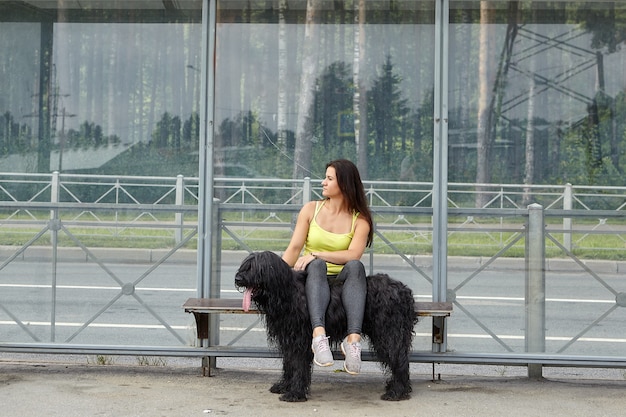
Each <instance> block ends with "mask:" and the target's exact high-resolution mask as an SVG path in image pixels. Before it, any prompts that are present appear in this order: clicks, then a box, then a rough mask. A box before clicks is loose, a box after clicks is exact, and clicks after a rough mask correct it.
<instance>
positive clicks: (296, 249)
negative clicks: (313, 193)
mask: <svg viewBox="0 0 626 417" xmlns="http://www.w3.org/2000/svg"><path fill="white" fill-rule="evenodd" d="M314 213H315V201H311V202H308V203H306V204H305V205H304V206H302V208H301V209H300V213H298V220H297V221H296V227H295V229H294V231H293V235H291V241H290V242H289V246H287V249H285V252H284V253H283V260H284V261H285V262H287V264H288V265H289V266H291V267H293V266H294V265H295V263H296V261H297V260H298V258H299V257H300V253H301V252H302V248H303V247H304V244H305V242H306V238H307V236H308V234H309V224H310V223H311V220H312V219H313V214H314Z"/></svg>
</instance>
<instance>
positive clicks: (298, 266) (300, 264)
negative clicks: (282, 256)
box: [293, 254, 316, 271]
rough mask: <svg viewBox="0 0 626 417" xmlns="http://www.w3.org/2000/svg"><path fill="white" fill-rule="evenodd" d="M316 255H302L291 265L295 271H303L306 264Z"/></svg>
mask: <svg viewBox="0 0 626 417" xmlns="http://www.w3.org/2000/svg"><path fill="white" fill-rule="evenodd" d="M315 258H316V257H315V256H313V255H312V254H308V255H304V256H301V257H299V258H298V260H297V261H296V263H295V264H294V266H293V269H295V270H296V271H304V270H305V269H306V266H307V265H308V264H310V263H311V262H312V261H313V260H314V259H315Z"/></svg>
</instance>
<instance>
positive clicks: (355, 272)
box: [306, 259, 367, 334]
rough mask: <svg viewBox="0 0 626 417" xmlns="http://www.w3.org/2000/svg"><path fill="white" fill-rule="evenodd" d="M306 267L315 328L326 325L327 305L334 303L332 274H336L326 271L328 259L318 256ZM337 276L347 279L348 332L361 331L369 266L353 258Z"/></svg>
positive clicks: (307, 293) (310, 310) (307, 291)
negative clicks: (330, 279)
mask: <svg viewBox="0 0 626 417" xmlns="http://www.w3.org/2000/svg"><path fill="white" fill-rule="evenodd" d="M306 271H307V279H306V300H307V305H308V308H309V315H310V316H311V325H312V326H313V328H316V327H320V326H321V327H326V326H325V316H326V309H327V308H328V304H329V303H330V286H329V285H328V278H334V276H332V275H330V276H329V275H326V272H327V271H326V262H325V261H323V260H321V259H314V260H313V261H312V262H311V263H309V264H308V265H307V268H306ZM337 278H338V279H339V280H343V281H344V284H343V290H342V293H341V301H342V302H343V307H344V309H345V310H346V316H347V321H348V334H352V333H357V334H361V325H362V324H363V315H364V313H365V296H366V294H367V283H366V281H365V267H364V266H363V264H362V263H361V261H349V262H348V263H347V264H345V265H344V266H343V269H342V270H341V272H340V273H339V275H337Z"/></svg>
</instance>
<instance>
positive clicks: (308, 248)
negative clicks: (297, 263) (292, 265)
mask: <svg viewBox="0 0 626 417" xmlns="http://www.w3.org/2000/svg"><path fill="white" fill-rule="evenodd" d="M325 202H326V200H324V201H321V202H319V201H318V202H317V203H315V214H314V215H313V219H312V220H311V224H310V225H309V233H308V235H307V238H306V242H305V245H304V254H305V255H307V254H309V253H311V252H335V251H339V250H346V249H348V247H349V246H350V242H352V238H353V237H354V226H355V225H356V219H357V217H359V213H356V212H355V213H354V214H353V215H352V227H351V228H350V233H332V232H329V231H327V230H324V229H322V228H321V227H320V225H319V224H317V221H316V218H317V213H319V211H320V210H321V208H322V207H324V203H325ZM326 268H327V273H328V275H337V274H339V272H341V270H342V269H343V265H337V264H334V263H331V262H326Z"/></svg>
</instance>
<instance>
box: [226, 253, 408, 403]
mask: <svg viewBox="0 0 626 417" xmlns="http://www.w3.org/2000/svg"><path fill="white" fill-rule="evenodd" d="M305 280H306V273H304V272H297V271H294V270H293V269H292V268H290V267H289V265H287V263H286V262H284V261H283V260H282V259H281V258H280V257H279V256H278V255H276V254H275V253H273V252H257V253H252V254H251V255H249V256H248V257H247V258H246V259H245V260H244V261H243V262H242V264H241V266H240V267H239V270H238V271H237V274H236V276H235V285H236V287H237V288H239V289H245V290H246V292H248V294H250V296H251V297H252V298H251V299H252V301H253V302H254V303H255V304H256V306H257V308H258V309H259V311H260V312H262V313H264V320H265V327H266V330H267V335H268V340H269V342H270V343H271V344H272V345H274V346H276V347H277V349H278V350H279V351H280V353H281V354H282V357H283V374H282V377H281V379H280V380H279V381H278V382H276V383H275V384H274V385H273V386H272V387H271V388H270V391H271V392H273V393H277V394H282V395H281V396H280V399H281V400H283V401H306V400H307V394H308V392H309V387H310V385H311V373H312V362H313V352H312V350H311V341H312V340H311V339H312V328H311V322H310V320H309V312H308V310H307V305H306V295H305V291H304V284H305ZM413 303H414V301H413V294H412V292H411V290H410V289H409V288H408V287H407V286H406V285H404V284H402V283H401V282H399V281H396V280H393V279H391V278H390V277H389V276H388V275H385V274H377V275H372V276H368V277H367V300H366V304H365V317H364V320H363V328H362V332H363V335H364V336H366V337H367V338H368V339H369V341H370V347H371V349H372V350H373V351H374V353H375V354H376V357H377V358H378V360H379V361H380V362H381V363H382V365H383V368H384V369H385V370H386V371H387V373H389V374H390V375H389V378H388V380H387V383H386V387H385V393H384V394H383V395H382V397H381V398H382V399H383V400H392V401H397V400H405V399H408V398H410V394H409V393H410V392H411V381H410V377H409V352H410V350H411V345H412V341H413V335H414V330H413V326H414V325H415V323H416V322H417V316H416V314H415V311H414V308H413ZM346 331H347V329H346V314H345V311H344V309H343V305H342V303H341V283H339V282H333V281H331V301H330V306H329V307H328V310H327V312H326V334H327V336H329V337H330V339H331V343H332V344H334V345H335V346H337V344H338V343H340V342H341V340H343V338H344V337H345V336H346Z"/></svg>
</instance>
